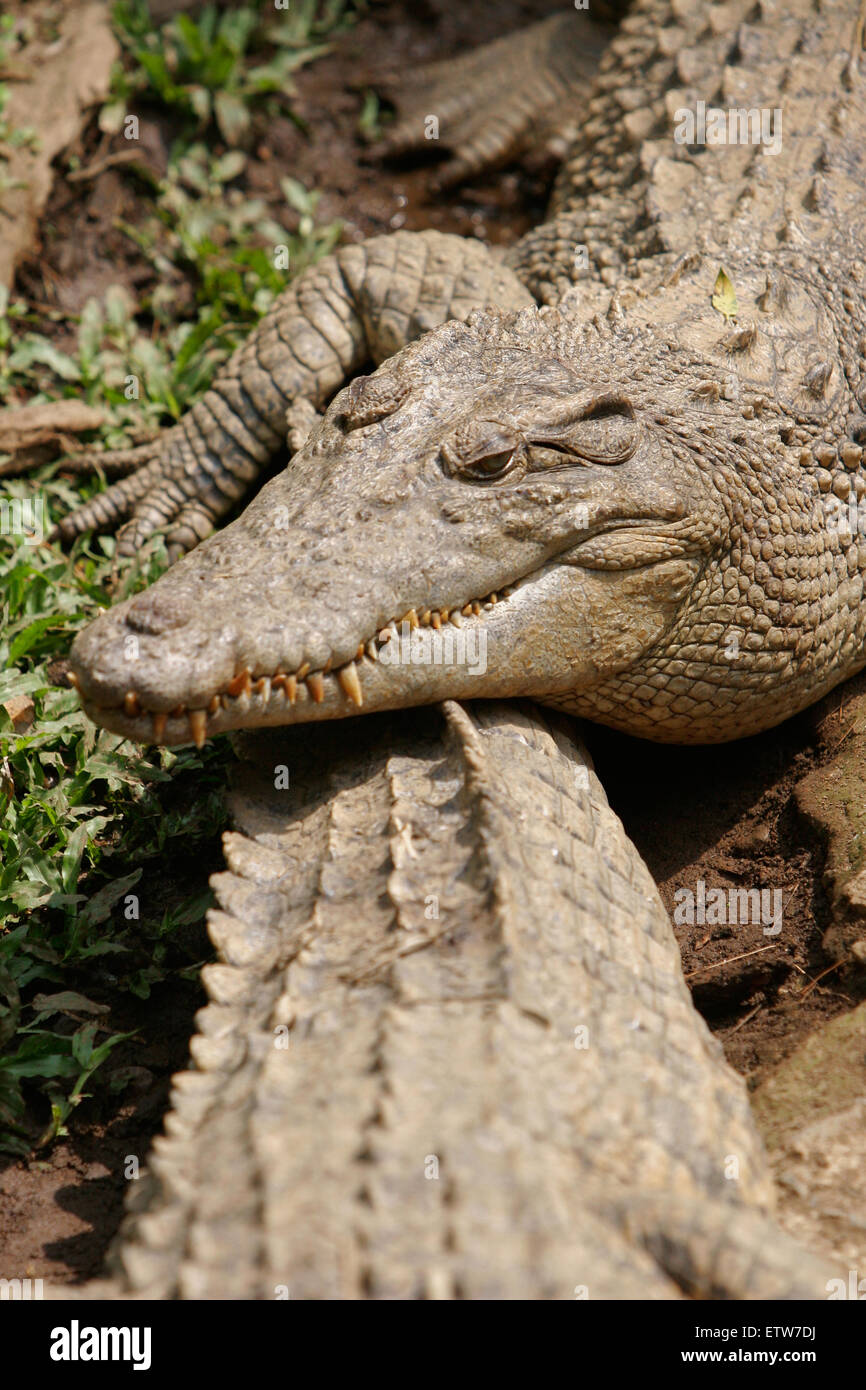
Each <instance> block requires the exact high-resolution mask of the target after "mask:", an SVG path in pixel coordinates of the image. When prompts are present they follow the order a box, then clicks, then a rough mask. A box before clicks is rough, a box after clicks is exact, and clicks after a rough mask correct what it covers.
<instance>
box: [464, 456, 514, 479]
mask: <svg viewBox="0 0 866 1390" xmlns="http://www.w3.org/2000/svg"><path fill="white" fill-rule="evenodd" d="M516 452H517V451H516V449H503V450H502V451H501V453H498V454H488V455H487V456H486V458H481V459H476V460H475V462H474V463H471V464H468V465H467V467H466V468H465V469H464V470H463V471H464V472H465V473H466V474H467V475H468V476H469V477H470V478H471V477H476V478H501V477H502V475H503V474H504V473H507V472H508V469H509V468H510V467H511V464H512V462H513V459H514V455H515V453H516Z"/></svg>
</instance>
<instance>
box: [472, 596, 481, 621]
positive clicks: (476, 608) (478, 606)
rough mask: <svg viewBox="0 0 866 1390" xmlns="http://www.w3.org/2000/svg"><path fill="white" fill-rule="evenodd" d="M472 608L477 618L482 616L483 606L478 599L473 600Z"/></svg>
mask: <svg viewBox="0 0 866 1390" xmlns="http://www.w3.org/2000/svg"><path fill="white" fill-rule="evenodd" d="M471 608H472V612H473V613H474V614H475V617H476V618H478V617H480V616H481V604H480V603H479V602H478V599H477V598H476V599H474V600H473V602H472V605H471Z"/></svg>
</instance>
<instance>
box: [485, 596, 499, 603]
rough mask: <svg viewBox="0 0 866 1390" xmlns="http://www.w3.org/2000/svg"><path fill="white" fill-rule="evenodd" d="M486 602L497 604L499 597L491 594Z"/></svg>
mask: <svg viewBox="0 0 866 1390" xmlns="http://www.w3.org/2000/svg"><path fill="white" fill-rule="evenodd" d="M487 602H488V603H498V602H499V595H498V594H491V595H490V597H489V598H488V600H487Z"/></svg>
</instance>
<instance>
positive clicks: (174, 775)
mask: <svg viewBox="0 0 866 1390" xmlns="http://www.w3.org/2000/svg"><path fill="white" fill-rule="evenodd" d="M354 8H355V7H354V6H352V5H351V4H347V3H345V0H333V3H330V4H324V5H315V4H313V3H307V0H299V2H298V3H294V4H293V5H292V8H291V11H290V12H270V11H269V7H265V8H264V9H263V7H261V6H259V5H256V6H252V5H249V6H241V7H237V8H236V9H234V10H231V11H228V12H218V11H216V10H214V9H213V8H212V7H209V8H208V9H206V10H205V11H204V12H203V13H202V14H201V15H200V16H199V18H198V19H197V20H196V21H193V20H191V19H190V18H189V17H187V16H179V17H178V18H176V19H175V20H174V21H173V22H172V23H170V24H168V25H166V26H164V28H163V29H162V30H154V27H153V25H152V24H151V23H150V21H149V19H148V17H147V6H146V4H144V3H142V0H120V3H118V4H117V5H115V7H114V24H115V30H116V32H117V34H118V37H119V38H120V40H121V43H122V46H123V50H124V61H123V65H122V68H120V69H119V70H118V72H117V75H116V78H115V83H114V91H113V94H112V98H111V101H110V103H109V104H108V106H107V107H106V108H104V109H103V112H102V113H101V116H100V125H101V126H102V128H103V129H104V130H112V129H115V130H117V129H120V127H121V125H122V121H123V118H124V116H125V115H126V113H127V110H128V108H130V107H135V109H142V108H141V104H142V103H146V104H148V105H149V106H151V107H157V108H161V109H162V112H163V114H164V116H167V117H169V118H170V120H171V122H172V129H173V130H174V131H176V139H175V141H174V144H173V146H172V152H171V157H170V162H169V168H168V172H167V175H166V177H165V179H164V180H161V181H154V180H153V179H152V177H150V176H149V175H147V173H146V172H145V171H144V170H143V169H141V168H138V167H137V166H136V168H135V169H134V170H130V172H129V173H128V177H130V178H134V179H136V180H137V181H138V186H139V188H140V187H141V186H142V183H143V184H144V186H145V187H146V188H147V189H148V196H147V215H146V216H144V217H143V218H141V219H139V220H137V221H136V225H135V226H127V227H122V228H121V230H122V231H123V232H124V233H125V234H126V235H127V236H128V237H129V238H130V241H131V243H133V244H134V245H135V246H136V248H137V252H138V255H139V256H140V257H141V259H142V261H144V262H146V263H149V264H150V265H151V266H152V267H153V268H154V270H155V272H156V274H155V276H154V287H153V289H152V290H151V291H150V292H148V293H144V294H142V295H141V297H139V298H137V299H136V300H135V301H133V300H132V298H131V296H130V294H129V292H128V291H127V290H126V289H124V288H123V287H122V286H121V285H118V286H116V287H115V288H114V289H112V290H110V291H109V292H108V293H107V294H106V296H105V297H104V299H102V300H99V301H98V300H95V299H94V300H90V301H88V303H87V304H86V305H85V307H84V309H83V312H82V313H81V315H80V317H79V319H78V320H77V321H70V320H69V319H68V316H66V315H63V314H59V313H58V314H56V315H45V316H42V317H40V316H39V315H38V314H35V313H33V312H31V311H30V310H29V309H28V307H27V305H26V304H25V303H23V302H21V301H17V300H15V299H13V300H12V301H11V302H10V301H9V299H8V298H7V297H6V296H5V295H0V400H3V401H6V402H15V401H25V400H26V401H28V402H34V403H38V402H44V401H51V400H57V399H61V398H64V397H70V398H74V399H76V400H81V401H85V402H87V403H89V404H92V405H95V406H99V407H102V408H103V409H104V410H105V412H106V417H107V419H106V423H105V425H104V426H103V428H102V430H101V431H100V438H99V439H98V440H97V441H95V447H96V448H99V447H102V446H106V447H119V446H122V445H125V444H127V443H130V442H136V441H137V440H138V439H139V438H142V437H146V436H149V435H152V434H153V433H154V432H155V431H156V430H157V429H158V428H159V427H161V426H164V425H166V424H170V423H171V422H172V420H174V419H177V418H178V417H179V416H180V415H181V414H182V413H183V411H184V410H185V409H186V408H187V407H188V406H189V405H190V404H191V402H192V401H193V400H194V399H195V398H196V397H197V396H198V395H200V393H201V392H202V391H203V390H204V389H205V387H206V386H207V385H208V383H209V381H210V380H211V378H212V376H213V374H214V372H215V371H216V369H217V367H218V366H219V365H220V363H221V362H222V361H224V359H225V357H226V356H227V355H228V353H229V352H230V351H231V350H232V348H233V347H234V346H235V344H236V343H237V342H238V341H240V340H241V339H242V338H243V337H244V336H245V335H246V333H247V332H248V331H249V328H250V326H251V325H252V324H253V323H254V322H255V321H256V320H257V319H258V317H259V316H260V315H261V314H262V313H263V312H264V311H265V310H266V309H267V308H268V306H269V305H270V304H271V302H272V301H273V299H274V297H275V296H276V295H277V294H279V293H280V291H281V290H282V289H284V288H285V285H286V283H287V281H288V279H289V278H290V276H291V275H294V274H297V273H298V271H300V270H301V269H303V267H304V266H305V265H308V264H310V263H311V262H312V261H314V260H315V259H317V258H318V257H319V256H321V255H322V254H324V253H325V252H326V251H327V250H329V249H330V248H331V247H332V246H333V245H334V244H335V243H336V241H337V240H338V238H339V234H340V227H339V225H337V224H331V225H328V226H321V225H319V224H318V223H317V221H316V201H317V195H316V194H315V192H312V191H309V190H307V189H305V188H304V187H303V186H302V185H301V184H299V183H298V182H297V181H295V180H293V179H291V178H285V179H284V180H283V181H282V192H283V194H284V197H285V200H286V203H287V204H288V206H289V207H290V208H291V209H292V212H293V217H292V221H293V224H294V229H293V230H292V231H291V232H288V231H287V230H286V229H285V227H284V226H283V225H282V222H281V221H280V220H279V218H278V217H275V216H274V212H273V211H272V210H271V209H270V208H269V207H268V206H267V205H266V203H264V202H263V201H262V200H261V199H257V198H250V197H248V196H247V195H246V193H245V191H244V188H243V177H244V172H245V169H246V164H247V160H248V155H247V154H246V153H245V151H244V149H243V145H244V143H245V142H246V141H247V138H248V137H252V136H254V134H255V128H256V123H257V121H259V120H261V119H266V118H267V117H268V116H269V115H270V114H273V112H274V110H276V109H277V108H279V109H280V110H282V111H283V112H284V113H286V114H289V115H291V110H290V107H287V103H288V102H289V101H290V97H291V90H292V89H291V80H290V77H289V74H290V73H291V71H293V70H294V69H295V68H297V67H298V66H299V65H300V64H301V63H302V62H308V61H311V60H312V59H313V58H314V57H315V56H317V54H318V53H319V52H321V51H322V40H323V38H325V37H326V36H327V34H328V33H330V32H333V30H334V29H335V28H339V27H342V26H344V25H346V24H347V23H349V22H350V21H351V17H352V12H353V9H354ZM263 15H265V16H267V17H268V25H267V28H263V27H262V23H261V21H262V16H263ZM2 41H3V32H2V31H0V49H2ZM220 137H222V140H223V141H224V142H225V148H223V149H222V150H220V149H219V148H218V147H217V148H216V149H214V148H213V147H214V145H215V144H216V143H217V142H218V141H219V139H220ZM276 245H282V246H286V247H288V252H289V265H290V268H291V270H290V275H287V274H286V272H285V271H283V270H277V269H275V267H274V258H273V248H274V246H276ZM181 282H185V283H186V284H188V285H191V286H192V288H193V292H194V293H193V303H192V310H191V312H188V314H187V316H186V317H185V318H179V317H178V315H177V311H176V304H177V299H178V296H177V285H178V284H179V283H181ZM52 319H53V320H55V322H51V321H50V320H52ZM60 325H62V326H63V328H64V329H65V330H66V332H65V336H62V337H58V333H57V328H58V326H60ZM70 328H71V330H72V331H71V332H70V331H69V329H70ZM61 343H62V346H60V344H61ZM131 377H132V378H134V380H135V383H136V386H135V389H136V390H137V391H138V396H137V398H134V399H128V396H129V381H130V378H131ZM3 458H4V456H2V455H0V462H2V461H3ZM102 485H103V481H102V480H101V479H99V478H98V477H95V478H84V479H76V480H75V481H69V480H68V479H64V478H63V476H62V466H61V465H60V464H59V463H57V462H53V463H49V464H44V465H42V466H41V467H40V468H39V469H38V470H37V471H36V472H34V474H32V475H31V476H30V477H28V478H21V479H15V480H14V481H10V480H8V479H4V481H3V484H2V495H3V497H4V498H5V499H6V500H7V501H11V500H12V499H14V498H21V499H24V498H27V497H34V496H36V497H38V498H39V499H41V502H42V504H43V506H44V516H43V521H44V526H45V530H46V531H47V529H48V527H49V526H50V524H51V522H52V520H56V519H57V518H58V517H59V516H60V515H62V514H63V513H65V512H66V511H68V510H69V509H70V508H71V507H72V506H73V505H75V504H76V503H77V502H78V501H80V500H81V499H82V498H84V497H87V496H89V495H91V494H92V493H93V492H94V491H95V490H96V489H98V488H99V487H101V486H102ZM113 550H114V546H113V541H112V539H111V538H110V537H102V538H93V537H85V538H83V539H81V540H79V541H78V542H76V544H75V546H74V547H73V548H72V550H71V551H70V552H63V551H62V550H61V549H60V548H59V547H57V546H54V545H49V544H48V543H47V542H44V543H42V544H31V543H28V540H27V539H26V538H24V537H22V536H11V535H0V657H2V663H0V664H2V675H0V924H2V925H0V1150H5V1151H7V1152H10V1153H13V1154H20V1155H27V1154H29V1153H30V1152H32V1151H33V1149H34V1147H42V1146H44V1145H46V1144H48V1143H50V1142H51V1141H52V1140H53V1139H54V1138H56V1137H57V1136H58V1135H62V1134H64V1133H66V1132H67V1130H66V1127H67V1121H69V1119H70V1116H71V1115H72V1113H73V1112H74V1110H75V1107H76V1106H77V1105H78V1104H79V1103H80V1102H81V1100H82V1099H84V1098H85V1096H86V1095H87V1094H89V1093H92V1092H93V1091H94V1090H99V1089H100V1088H103V1089H104V1088H105V1087H113V1088H117V1087H118V1086H122V1084H123V1073H122V1071H118V1070H117V1069H116V1068H115V1069H114V1074H113V1078H112V1076H111V1075H110V1072H111V1069H110V1068H107V1067H106V1066H105V1064H106V1062H108V1061H109V1059H110V1058H111V1057H112V1055H113V1054H114V1053H115V1049H116V1048H118V1047H119V1046H120V1045H121V1044H123V1043H124V1042H125V1041H127V1039H128V1036H129V1035H128V1033H126V1032H124V1031H123V1029H122V1028H118V1027H117V1026H116V1025H113V1021H112V1016H113V1013H115V1012H117V1006H118V1005H119V1004H122V1001H123V1000H124V998H129V997H132V998H133V999H144V998H147V997H148V995H149V993H150V991H151V990H152V989H154V988H155V987H158V986H159V985H160V983H162V982H163V981H165V980H166V979H167V978H168V977H169V976H171V975H173V974H181V975H182V976H185V977H189V976H192V975H194V974H195V972H196V971H197V968H198V966H199V965H200V963H201V962H200V961H198V960H196V959H194V958H193V957H192V956H191V955H190V949H189V946H188V945H185V944H184V942H185V941H187V940H188V936H187V935H185V931H186V929H188V928H189V927H190V926H194V925H195V924H196V923H200V922H201V920H202V918H203V915H204V912H205V910H206V908H207V906H208V903H209V892H208V890H207V887H206V884H205V883H204V882H202V883H201V885H200V887H199V888H197V889H196V891H195V892H194V893H192V894H191V895H189V894H188V893H187V895H186V896H184V893H183V889H182V887H179V886H178V884H181V885H182V884H183V882H185V880H186V878H187V877H189V875H188V874H187V875H185V874H184V872H183V867H184V866H185V865H187V866H188V865H189V864H195V863H196V862H197V861H198V860H200V858H201V855H202V853H203V849H204V847H205V846H213V844H214V841H215V839H216V837H217V836H218V834H219V831H220V828H221V827H222V826H223V824H224V823H225V812H224V809H223V802H222V794H221V793H222V789H223V787H224V785H225V781H226V777H227V772H228V765H229V762H230V759H231V756H232V755H231V750H230V748H229V746H228V744H227V743H226V741H224V740H223V741H218V742H217V743H216V744H214V745H207V746H206V747H205V748H204V749H203V750H202V751H201V752H198V751H196V750H195V749H193V748H189V749H186V748H185V749H181V750H179V751H177V752H172V751H169V750H165V749H163V750H154V749H147V750H144V749H142V748H140V747H139V746H138V745H135V744H132V743H129V742H125V741H124V740H122V739H120V738H118V737H116V736H115V735H113V734H109V733H107V732H105V731H104V730H98V729H96V728H95V727H94V726H93V725H92V724H90V723H89V721H88V720H87V719H85V717H84V715H83V714H82V713H81V711H80V709H79V707H78V701H77V697H76V695H75V692H74V691H73V690H71V689H69V688H68V686H67V685H66V684H65V683H64V675H63V665H62V659H63V658H64V657H65V655H66V653H67V652H68V650H69V646H70V644H71V642H72V639H73V637H74V635H75V633H76V632H77V631H78V630H79V629H80V628H81V627H82V626H84V625H85V624H86V623H87V622H89V621H90V620H91V619H92V618H93V617H94V616H95V615H96V613H98V611H99V610H100V609H101V608H102V607H105V606H106V605H108V604H109V603H111V602H116V601H118V600H119V599H120V598H123V597H125V596H127V595H128V594H130V593H133V592H135V591H137V590H138V589H140V588H142V587H144V586H145V585H146V584H147V583H149V582H151V581H152V580H153V579H154V578H155V577H156V576H157V575H158V574H159V573H160V572H161V570H162V569H163V568H164V566H165V552H164V549H163V548H162V547H161V545H160V543H159V542H158V541H157V543H156V544H155V545H154V547H153V549H152V550H150V551H149V552H148V553H147V554H145V555H144V556H142V557H140V558H139V559H137V560H136V561H135V562H133V563H131V564H126V565H125V566H124V567H122V568H121V570H120V577H119V582H118V585H117V587H115V588H112V573H113V565H114V559H113ZM16 696H17V697H21V696H26V697H29V698H30V699H31V700H32V702H33V706H34V718H33V721H32V723H30V724H29V726H20V727H19V728H17V729H16V728H15V727H14V726H13V723H12V720H11V718H10V717H9V715H8V713H7V711H6V709H5V708H4V702H5V701H8V700H10V699H11V698H12V697H16ZM173 867H174V868H175V869H177V873H175V874H174V876H173V875H172V868H173ZM166 880H168V882H166ZM194 881H195V876H194V875H193V876H192V878H190V882H194ZM194 939H200V938H194Z"/></svg>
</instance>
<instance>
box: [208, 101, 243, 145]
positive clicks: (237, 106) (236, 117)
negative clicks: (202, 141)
mask: <svg viewBox="0 0 866 1390" xmlns="http://www.w3.org/2000/svg"><path fill="white" fill-rule="evenodd" d="M214 111H215V114H216V119H217V125H218V126H219V128H220V130H221V131H222V134H223V137H224V139H225V140H226V142H227V143H228V144H229V145H239V144H240V142H241V140H242V139H243V138H244V136H245V135H246V133H247V131H248V130H249V128H250V113H249V108H248V107H247V105H246V102H244V101H243V100H242V98H241V97H239V96H236V95H235V94H234V93H233V92H217V94H216V96H215V97H214Z"/></svg>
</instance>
